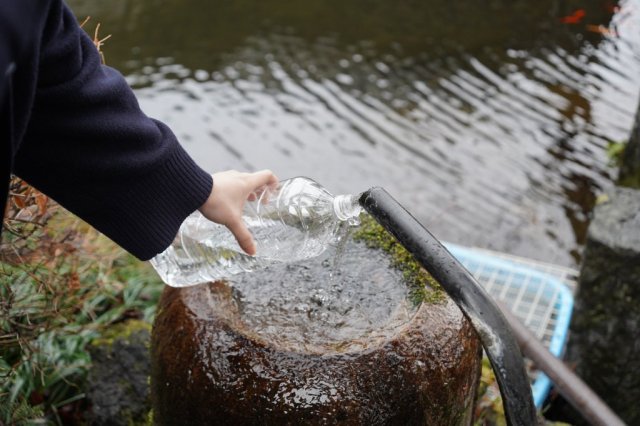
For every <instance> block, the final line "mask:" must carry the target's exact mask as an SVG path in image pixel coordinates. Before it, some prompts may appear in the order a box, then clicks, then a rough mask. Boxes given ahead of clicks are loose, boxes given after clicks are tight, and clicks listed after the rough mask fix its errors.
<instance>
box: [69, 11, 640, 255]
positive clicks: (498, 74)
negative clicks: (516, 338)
mask: <svg viewBox="0 0 640 426" xmlns="http://www.w3.org/2000/svg"><path fill="white" fill-rule="evenodd" d="M585 3H588V4H587V5H586V6H585ZM71 5H72V7H74V10H75V11H76V14H77V15H78V16H84V15H91V16H93V17H94V20H99V21H101V22H102V26H103V28H104V29H105V30H104V31H106V32H108V33H113V34H114V37H113V38H112V39H111V40H109V42H108V45H107V46H106V58H107V61H108V63H109V64H111V65H113V66H115V67H117V68H119V69H121V70H122V71H123V72H124V73H125V74H126V75H127V78H128V79H129V81H130V83H131V84H132V85H133V86H134V87H135V88H136V90H137V93H138V95H139V97H140V99H141V103H142V105H143V107H144V109H145V110H146V111H147V112H148V113H149V114H150V115H152V116H155V117H157V118H159V119H161V120H164V121H166V122H168V123H169V124H170V125H171V127H172V128H173V129H174V131H175V132H176V134H177V135H178V136H179V138H180V139H181V140H182V141H183V142H184V144H185V146H186V147H187V149H188V150H189V151H190V152H191V153H192V154H193V155H194V156H195V157H196V158H197V159H198V160H199V162H200V163H201V164H202V165H203V166H204V167H205V168H207V169H209V170H211V171H213V170H220V169H226V168H237V169H259V168H263V167H269V168H272V169H273V170H275V171H277V172H278V174H279V175H281V176H282V177H288V176H294V175H308V176H312V177H314V178H315V179H317V180H318V181H320V182H322V183H323V184H324V185H325V186H327V187H328V188H330V189H332V190H333V191H334V192H359V191H362V190H364V189H366V188H368V187H370V186H374V185H379V186H383V187H385V188H386V189H387V190H388V191H389V192H391V193H392V194H393V195H394V196H395V197H396V198H398V199H399V201H400V202H401V203H402V204H404V205H405V206H406V207H407V208H408V209H409V210H410V211H412V212H413V213H414V215H415V216H416V217H417V218H418V219H419V220H420V221H421V222H422V223H424V224H425V225H426V226H427V227H428V228H429V229H430V230H431V231H432V232H434V234H435V235H437V236H438V237H439V238H442V239H445V240H449V241H452V242H457V243H461V244H465V245H479V246H482V247H489V248H494V249H498V250H503V251H508V252H511V253H515V254H519V255H524V256H530V257H533V258H537V259H541V260H547V261H554V262H558V263H561V264H566V265H575V264H576V262H577V261H578V259H579V251H580V248H581V245H582V243H583V240H584V232H585V229H586V226H587V223H588V212H589V211H590V209H591V207H592V205H593V203H594V200H595V197H596V195H597V194H598V193H599V192H600V191H602V190H603V189H606V188H607V187H609V186H611V185H612V178H614V177H615V176H614V175H615V169H613V168H612V167H611V166H610V165H609V164H608V159H607V157H606V147H607V144H608V143H609V141H620V140H624V139H626V138H627V136H628V132H629V130H630V127H631V125H632V119H633V114H634V112H635V108H636V102H637V92H638V86H639V83H638V78H637V77H636V76H637V75H639V72H640V57H639V53H638V45H639V43H640V37H639V34H638V25H637V23H636V22H637V17H638V16H637V12H636V10H637V8H638V6H639V1H638V0H631V1H626V2H621V3H619V5H616V4H613V3H610V2H607V1H589V2H583V1H581V2H577V1H563V2H560V1H551V0H548V1H539V2H526V1H516V2H511V1H509V2H507V1H494V2H488V3H487V2H482V4H478V2H472V1H461V2H455V3H451V2H444V1H439V2H438V1H431V2H415V1H405V2H391V1H376V2H370V1H367V2H365V1H364V0H359V1H351V2H338V1H335V0H331V1H326V2H314V3H309V2H296V1H293V0H288V1H285V0H268V1H255V0H244V1H234V2H216V3H211V2H205V1H203V0H191V1H180V2H178V1H175V0H174V1H156V0H144V1H138V0H137V1H128V0H120V1H113V2H109V4H108V7H106V6H105V5H104V4H102V3H98V4H96V2H89V1H82V0H75V1H72V2H71ZM578 8H583V9H584V10H585V14H584V19H582V20H581V21H580V22H578V23H576V24H567V23H563V22H562V20H561V17H563V16H571V14H572V13H573V12H574V11H575V10H577V9H578Z"/></svg>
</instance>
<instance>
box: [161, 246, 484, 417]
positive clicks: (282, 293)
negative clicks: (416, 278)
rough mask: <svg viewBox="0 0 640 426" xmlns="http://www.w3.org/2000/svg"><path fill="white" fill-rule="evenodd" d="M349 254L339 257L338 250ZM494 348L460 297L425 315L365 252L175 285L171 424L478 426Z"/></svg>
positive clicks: (385, 264) (168, 350)
mask: <svg viewBox="0 0 640 426" xmlns="http://www.w3.org/2000/svg"><path fill="white" fill-rule="evenodd" d="M336 250H337V252H336ZM480 354H481V352H480V344H479V341H478V339H477V337H476V335H475V333H474V331H473V330H472V328H471V326H470V325H469V324H468V323H467V321H466V320H465V319H464V318H463V316H462V314H461V313H460V311H459V310H458V308H457V307H456V306H455V304H454V303H453V302H451V301H450V300H448V299H447V300H444V301H442V302H440V303H436V304H428V303H424V304H422V305H420V306H415V305H414V304H412V302H410V301H409V300H408V291H407V288H406V285H405V284H404V283H403V280H402V277H401V274H400V273H399V272H398V271H396V270H394V269H393V268H391V267H390V266H389V260H388V259H387V258H386V255H385V254H383V253H382V252H380V251H377V250H375V249H369V248H366V247H365V246H364V244H361V243H354V242H352V241H349V242H348V243H347V245H346V247H342V248H340V247H338V248H337V249H332V250H330V251H329V252H328V253H327V254H326V255H325V256H324V257H323V258H319V259H317V260H314V261H311V262H306V263H305V264H304V265H290V266H279V267H276V268H270V269H269V270H268V271H261V272H256V273H252V274H247V275H244V276H242V277H241V278H239V279H237V280H235V281H234V282H232V283H224V282H216V283H210V284H204V285H199V286H194V287H188V288H183V289H174V288H169V287H168V288H167V289H166V290H165V292H164V294H163V296H162V300H161V302H160V313H159V315H158V317H157V319H156V323H155V325H154V331H153V336H152V375H151V387H152V401H153V406H154V419H155V421H157V422H158V424H177V423H181V424H234V425H236V424H335V423H341V424H430V425H439V424H442V425H450V424H468V423H469V422H470V419H471V410H472V408H473V401H474V397H475V392H476V388H477V384H478V380H479V369H480Z"/></svg>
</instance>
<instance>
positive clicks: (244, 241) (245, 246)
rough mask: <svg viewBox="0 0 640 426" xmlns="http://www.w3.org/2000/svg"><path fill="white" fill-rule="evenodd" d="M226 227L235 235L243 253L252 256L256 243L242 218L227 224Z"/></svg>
mask: <svg viewBox="0 0 640 426" xmlns="http://www.w3.org/2000/svg"><path fill="white" fill-rule="evenodd" d="M227 228H229V230H230V231H231V233H232V234H233V236H234V237H236V240H237V241H238V244H239V245H240V248H241V249H242V250H244V251H245V253H247V254H250V255H252V256H253V255H254V254H256V243H255V242H254V241H253V236H252V235H251V232H249V230H248V229H247V225H245V224H244V222H243V221H242V219H239V220H236V221H233V222H232V223H229V224H227Z"/></svg>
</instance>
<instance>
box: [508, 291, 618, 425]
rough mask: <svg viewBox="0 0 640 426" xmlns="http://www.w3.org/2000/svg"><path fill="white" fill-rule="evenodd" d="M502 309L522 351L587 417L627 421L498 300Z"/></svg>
mask: <svg viewBox="0 0 640 426" xmlns="http://www.w3.org/2000/svg"><path fill="white" fill-rule="evenodd" d="M498 306H499V307H500V309H502V313H503V314H504V316H505V318H506V319H507V321H508V322H509V325H510V326H511V329H512V330H513V334H514V335H515V336H516V339H517V341H518V344H519V346H520V349H521V350H522V354H523V355H524V356H526V357H528V358H529V359H530V360H531V361H533V363H534V364H535V365H536V367H537V368H538V369H539V370H541V371H544V373H545V374H546V375H547V376H549V379H551V381H552V382H553V385H554V386H555V388H556V389H557V390H558V392H559V393H560V394H561V395H562V396H563V397H564V398H565V399H566V400H567V401H568V402H569V403H570V404H571V405H572V406H573V407H574V408H575V409H576V410H578V412H579V413H580V414H581V415H582V416H583V417H584V419H585V420H587V421H588V422H589V423H591V424H593V425H595V426H624V424H625V423H624V422H623V421H622V420H621V419H620V417H618V416H617V415H616V414H615V413H614V412H613V411H612V410H611V408H609V406H608V405H607V404H605V403H604V401H602V399H600V397H599V396H598V395H596V393H595V392H593V391H592V390H591V388H590V387H589V386H587V384H586V383H585V382H583V381H582V379H580V377H578V376H577V375H576V374H575V373H574V372H573V371H571V370H570V369H569V368H568V367H567V366H566V365H565V364H564V363H563V362H562V361H561V360H559V359H558V358H556V357H555V356H553V355H552V354H551V353H550V352H549V351H548V350H547V348H545V347H544V345H543V344H542V343H541V342H540V341H539V340H538V339H537V338H536V336H534V335H533V333H532V332H531V331H529V329H528V328H526V327H525V326H524V324H522V322H520V320H519V319H518V318H516V316H515V315H513V314H512V313H511V311H510V310H509V308H507V307H506V306H504V305H503V304H501V303H500V302H498Z"/></svg>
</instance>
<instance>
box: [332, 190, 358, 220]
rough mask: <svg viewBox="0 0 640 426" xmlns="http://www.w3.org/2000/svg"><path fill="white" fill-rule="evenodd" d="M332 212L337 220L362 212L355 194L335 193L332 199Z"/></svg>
mask: <svg viewBox="0 0 640 426" xmlns="http://www.w3.org/2000/svg"><path fill="white" fill-rule="evenodd" d="M333 213H334V214H335V215H336V217H337V218H338V219H339V220H342V221H345V220H349V219H352V218H357V217H358V216H360V213H362V206H360V203H359V202H358V197H357V196H356V195H351V194H345V195H336V196H335V197H334V199H333Z"/></svg>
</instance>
